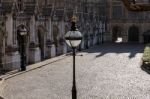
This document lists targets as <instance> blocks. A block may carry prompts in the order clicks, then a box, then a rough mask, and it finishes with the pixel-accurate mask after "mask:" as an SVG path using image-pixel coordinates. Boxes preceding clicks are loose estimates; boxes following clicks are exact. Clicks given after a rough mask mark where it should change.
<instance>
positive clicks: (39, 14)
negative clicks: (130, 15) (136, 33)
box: [0, 0, 107, 70]
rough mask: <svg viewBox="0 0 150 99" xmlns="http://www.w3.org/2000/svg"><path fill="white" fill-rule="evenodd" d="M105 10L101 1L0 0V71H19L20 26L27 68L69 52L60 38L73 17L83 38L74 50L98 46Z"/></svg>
mask: <svg viewBox="0 0 150 99" xmlns="http://www.w3.org/2000/svg"><path fill="white" fill-rule="evenodd" d="M105 7H106V2H105V0H0V68H1V69H3V70H12V69H19V68H20V61H21V59H20V57H21V56H20V52H19V48H20V44H19V43H18V42H19V40H20V39H19V38H18V31H19V27H20V26H22V25H23V26H25V28H26V30H27V36H26V41H25V42H26V44H25V45H24V46H25V52H26V63H27V64H31V63H36V62H40V61H42V60H45V59H48V58H52V57H56V56H58V55H61V54H65V53H67V52H69V51H70V50H71V49H70V48H69V47H68V46H67V45H66V43H65V39H64V35H65V33H66V32H67V31H69V29H70V22H69V21H70V18H71V17H72V16H73V15H75V16H77V18H78V21H77V27H78V29H79V30H80V32H81V33H82V34H83V36H84V38H83V40H82V43H81V45H80V46H79V48H78V49H79V50H82V49H86V48H89V47H90V46H93V45H95V44H99V43H101V42H102V40H106V39H107V36H106V37H104V36H103V34H104V33H105V32H106V30H107V24H106V22H107V21H106V8H105ZM101 9H103V10H102V12H101V11H100V10H101ZM103 37H104V38H103Z"/></svg>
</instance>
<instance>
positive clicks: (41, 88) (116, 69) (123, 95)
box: [3, 44, 150, 99]
mask: <svg viewBox="0 0 150 99" xmlns="http://www.w3.org/2000/svg"><path fill="white" fill-rule="evenodd" d="M143 48H144V46H143V45H138V44H104V45H100V46H97V47H93V48H92V49H89V50H86V51H85V52H82V53H79V55H80V54H83V56H77V57H76V69H77V70H76V75H77V76H76V79H77V80H76V81H77V91H78V93H77V95H78V99H150V75H149V74H147V73H146V72H145V71H142V70H141V68H140V64H141V57H142V51H143ZM71 89H72V57H67V58H65V59H63V60H60V61H58V62H55V63H52V64H49V65H47V66H45V67H42V68H39V69H36V70H34V71H30V72H27V73H25V74H22V75H18V76H15V77H13V78H10V79H8V80H6V81H5V88H4V91H3V97H4V98H5V99H71Z"/></svg>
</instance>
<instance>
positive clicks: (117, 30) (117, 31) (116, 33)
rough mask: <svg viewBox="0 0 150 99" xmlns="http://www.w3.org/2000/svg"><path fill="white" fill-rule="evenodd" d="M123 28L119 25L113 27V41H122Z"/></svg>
mask: <svg viewBox="0 0 150 99" xmlns="http://www.w3.org/2000/svg"><path fill="white" fill-rule="evenodd" d="M121 32H122V29H121V27H119V26H115V27H113V29H112V41H113V42H122V33H121Z"/></svg>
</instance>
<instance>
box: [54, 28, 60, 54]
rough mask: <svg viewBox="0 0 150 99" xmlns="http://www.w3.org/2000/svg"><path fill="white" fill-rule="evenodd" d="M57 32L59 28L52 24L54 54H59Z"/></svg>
mask: <svg viewBox="0 0 150 99" xmlns="http://www.w3.org/2000/svg"><path fill="white" fill-rule="evenodd" d="M58 34H59V29H58V27H57V26H56V25H54V26H53V40H54V44H55V47H56V55H59V49H58V46H59V37H58Z"/></svg>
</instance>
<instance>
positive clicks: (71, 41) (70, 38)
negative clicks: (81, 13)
mask: <svg viewBox="0 0 150 99" xmlns="http://www.w3.org/2000/svg"><path fill="white" fill-rule="evenodd" d="M71 23H72V26H71V30H70V31H69V32H67V33H66V35H65V39H66V43H67V44H68V45H69V46H70V47H72V49H73V86H72V99H77V90H76V77H75V51H76V47H77V46H78V45H79V44H80V43H81V40H82V34H81V33H80V32H79V31H78V29H77V27H76V17H72V20H71Z"/></svg>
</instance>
